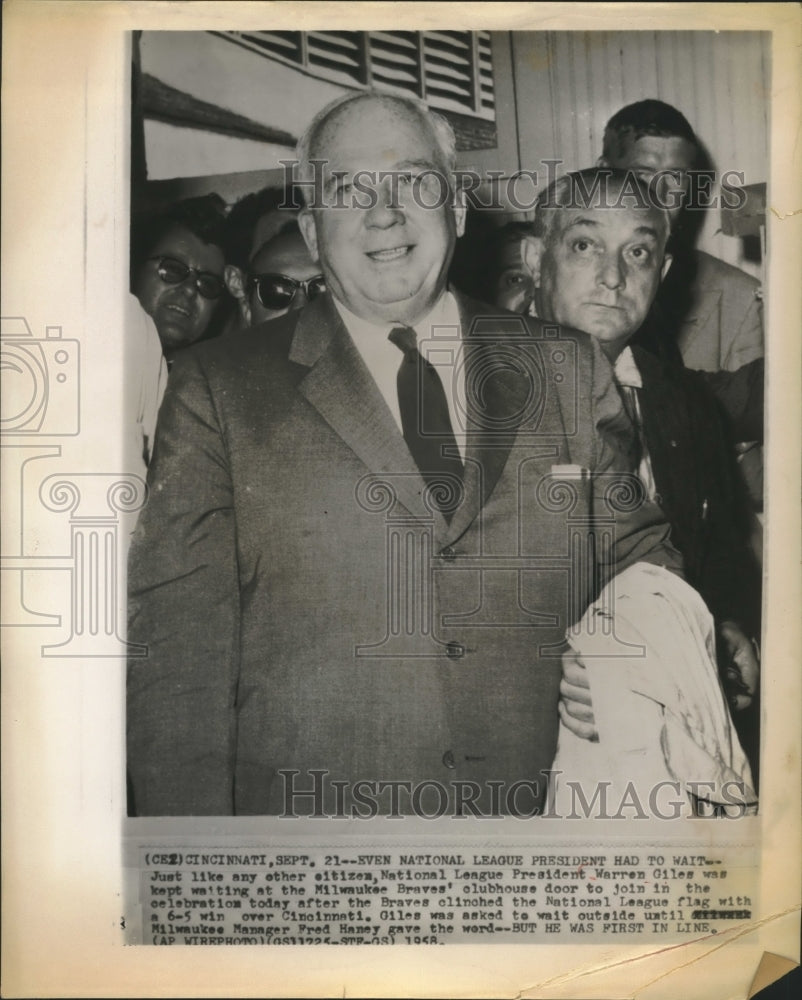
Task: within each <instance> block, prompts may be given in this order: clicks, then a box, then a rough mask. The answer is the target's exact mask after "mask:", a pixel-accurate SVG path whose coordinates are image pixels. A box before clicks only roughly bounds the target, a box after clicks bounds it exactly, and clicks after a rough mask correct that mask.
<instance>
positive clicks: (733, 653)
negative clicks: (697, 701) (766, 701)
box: [719, 622, 760, 712]
mask: <svg viewBox="0 0 802 1000" xmlns="http://www.w3.org/2000/svg"><path fill="white" fill-rule="evenodd" d="M719 636H720V638H721V647H720V655H721V659H722V662H723V664H724V669H723V675H724V690H725V692H726V694H727V700H728V701H729V704H730V708H732V709H733V710H734V711H736V712H742V711H743V710H744V709H745V708H748V707H749V706H750V705H751V704H752V699H753V698H754V697H755V693H756V692H757V688H758V684H759V682H760V660H759V659H758V652H757V647H756V646H755V644H754V643H753V642H752V641H751V640H750V639H749V638H747V636H746V633H745V632H744V631H743V629H742V628H741V627H740V625H736V623H735V622H722V623H721V625H720V626H719Z"/></svg>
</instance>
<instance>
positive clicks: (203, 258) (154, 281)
mask: <svg viewBox="0 0 802 1000" xmlns="http://www.w3.org/2000/svg"><path fill="white" fill-rule="evenodd" d="M223 207H224V206H223V202H222V200H221V199H220V198H218V197H217V195H208V196H206V197H203V198H192V199H187V200H185V201H183V202H177V203H176V204H174V205H172V206H171V207H170V208H168V209H167V210H166V211H164V212H161V213H158V214H156V215H150V216H147V217H143V218H139V219H135V220H134V222H133V224H132V247H131V273H132V291H133V292H134V294H135V295H136V297H137V298H138V299H139V301H140V303H141V304H142V308H143V309H144V310H145V312H146V313H148V314H149V315H150V316H152V317H153V321H154V322H155V324H156V329H157V330H158V332H159V339H160V340H161V344H162V350H163V352H164V356H165V358H166V359H167V361H168V362H171V361H172V359H173V355H174V354H175V352H176V351H178V350H180V349H181V348H184V347H188V346H189V345H190V344H194V343H195V342H196V341H198V340H200V339H201V338H202V337H204V336H205V335H207V334H208V332H209V330H210V325H211V323H212V320H213V318H214V316H215V313H216V311H217V309H218V307H219V305H220V303H221V302H222V301H223V297H224V296H225V292H226V286H225V283H224V282H223V266H224V263H225V262H224V259H223V249H222V244H223V226H224V222H225V216H224V214H223Z"/></svg>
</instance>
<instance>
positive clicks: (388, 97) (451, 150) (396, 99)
mask: <svg viewBox="0 0 802 1000" xmlns="http://www.w3.org/2000/svg"><path fill="white" fill-rule="evenodd" d="M366 98H376V99H378V100H380V101H385V102H387V103H394V104H398V105H401V106H402V107H404V108H406V110H407V111H411V112H413V113H414V114H417V115H418V116H419V117H420V118H422V119H423V120H424V121H425V122H427V123H428V124H429V125H430V126H431V129H432V132H433V133H434V136H435V139H436V140H437V145H438V147H439V149H440V152H441V153H442V155H443V165H444V166H445V167H446V169H447V171H448V173H449V175H453V173H454V171H455V169H456V166H457V139H456V136H455V135H454V130H453V129H452V127H451V125H450V124H449V123H448V121H447V120H446V119H445V118H444V117H443V116H442V115H439V114H437V112H436V111H432V110H431V109H430V108H429V107H428V106H427V104H426V103H425V102H424V101H421V100H419V99H418V98H416V97H407V96H405V95H401V94H384V93H381V92H379V91H377V90H362V91H358V92H357V93H349V94H343V95H342V96H340V97H336V98H335V99H334V100H333V101H331V102H330V103H329V104H327V105H326V106H325V107H324V108H322V109H321V110H320V111H318V113H317V114H316V115H315V117H314V118H313V119H312V121H311V122H310V123H309V124H308V125H307V126H306V128H305V129H304V131H303V135H302V136H301V138H300V139H299V140H298V145H297V146H296V147H295V157H296V159H297V161H298V171H299V173H298V176H299V179H300V180H301V181H311V180H313V179H314V168H313V166H312V164H311V162H310V159H311V155H312V151H313V149H314V146H315V143H316V142H317V140H318V137H319V135H320V133H321V132H322V131H323V128H324V126H325V125H326V123H327V122H328V120H329V119H330V118H331V117H332V116H333V115H334V114H335V112H337V111H339V110H340V109H341V108H344V107H347V105H349V104H354V103H356V102H357V101H363V100H365V99H366ZM301 191H302V193H303V198H304V201H305V202H306V203H307V204H308V202H309V199H310V193H309V192H307V188H306V185H305V184H301Z"/></svg>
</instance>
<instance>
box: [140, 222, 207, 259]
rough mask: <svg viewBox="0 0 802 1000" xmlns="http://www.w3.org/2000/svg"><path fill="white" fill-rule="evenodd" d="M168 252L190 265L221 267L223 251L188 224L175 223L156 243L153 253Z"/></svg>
mask: <svg viewBox="0 0 802 1000" xmlns="http://www.w3.org/2000/svg"><path fill="white" fill-rule="evenodd" d="M158 254H168V255H170V256H172V257H176V258H178V259H180V260H183V261H184V263H186V264H190V265H197V264H200V265H202V266H204V267H206V268H211V267H221V266H222V260H223V251H222V249H221V248H220V247H219V246H217V244H216V243H206V242H204V241H203V240H202V239H201V238H200V236H197V235H196V234H195V233H193V232H192V230H191V229H189V228H187V226H183V225H181V224H180V223H175V224H173V225H172V226H170V227H169V228H168V229H166V230H165V231H164V233H163V234H162V236H161V238H160V239H159V240H158V241H157V242H156V243H155V244H154V246H153V248H152V250H151V255H158Z"/></svg>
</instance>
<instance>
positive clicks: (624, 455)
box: [590, 338, 684, 587]
mask: <svg viewBox="0 0 802 1000" xmlns="http://www.w3.org/2000/svg"><path fill="white" fill-rule="evenodd" d="M591 344H592V356H591V370H592V374H591V380H590V384H591V393H590V405H591V421H592V425H593V427H594V429H595V434H594V449H595V459H594V463H593V467H592V469H591V476H592V487H593V500H592V503H593V518H594V532H595V539H596V546H595V547H596V562H597V566H598V574H599V583H598V586H599V587H603V586H605V585H606V584H607V583H608V582H609V581H610V580H611V579H612V577H614V576H615V575H616V573H619V572H621V570H624V569H626V568H627V567H628V566H632V565H634V564H635V563H637V562H647V563H653V564H655V565H657V566H663V567H664V568H666V569H668V570H670V571H672V572H674V573H676V574H677V575H679V576H681V577H683V576H684V573H683V561H682V556H681V555H680V553H679V551H678V550H677V549H676V548H675V547H674V545H673V543H672V541H671V537H670V534H671V528H670V526H669V523H668V521H667V519H666V516H665V514H664V512H663V511H662V509H661V508H660V507H659V506H658V504H656V503H654V502H653V501H650V500H649V499H648V498H647V497H646V494H645V491H644V490H643V487H642V485H641V482H640V479H639V478H638V475H637V471H636V470H637V467H638V457H639V445H638V441H637V433H636V431H635V428H634V426H633V424H632V421H631V420H630V418H629V416H628V415H627V412H626V410H625V408H624V402H623V398H622V396H621V393H620V392H619V390H618V387H617V386H616V384H615V381H614V378H613V367H612V365H611V364H610V362H609V360H608V359H607V358H606V356H605V355H604V353H603V352H602V350H601V348H600V346H599V342H598V341H597V340H595V339H594V338H591Z"/></svg>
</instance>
